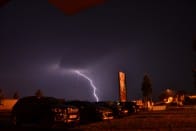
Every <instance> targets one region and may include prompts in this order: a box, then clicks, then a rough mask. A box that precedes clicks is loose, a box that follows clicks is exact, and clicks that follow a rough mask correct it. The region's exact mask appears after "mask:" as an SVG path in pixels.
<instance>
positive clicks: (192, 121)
mask: <svg viewBox="0 0 196 131" xmlns="http://www.w3.org/2000/svg"><path fill="white" fill-rule="evenodd" d="M2 118H3V117H1V120H0V124H1V125H0V130H1V131H5V130H6V131H7V130H9V131H12V130H13V131H15V129H13V128H11V127H10V125H9V124H8V123H7V124H6V122H5V121H4V122H3V120H2ZM7 120H8V119H7ZM2 124H3V125H2ZM27 129H28V127H23V128H21V129H20V130H21V131H22V130H27ZM31 129H33V128H31ZM33 130H34V129H33ZM52 130H82V131H83V130H85V131H103V130H105V131H113V130H114V131H115V130H118V131H125V130H129V131H195V130H196V106H192V107H188V108H181V107H177V108H171V109H169V110H166V111H149V112H147V111H145V112H139V113H136V114H132V115H130V116H127V117H124V118H120V119H114V120H109V121H103V122H97V123H92V124H88V125H80V126H76V127H73V128H69V129H68V128H65V127H61V128H56V129H52Z"/></svg>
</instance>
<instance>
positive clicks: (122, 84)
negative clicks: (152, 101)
mask: <svg viewBox="0 0 196 131" xmlns="http://www.w3.org/2000/svg"><path fill="white" fill-rule="evenodd" d="M118 76H119V101H120V102H126V101H127V88H126V76H125V73H124V72H119V73H118Z"/></svg>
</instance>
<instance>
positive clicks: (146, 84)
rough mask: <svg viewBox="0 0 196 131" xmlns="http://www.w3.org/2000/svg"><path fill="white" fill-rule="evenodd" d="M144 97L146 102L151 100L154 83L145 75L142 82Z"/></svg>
mask: <svg viewBox="0 0 196 131" xmlns="http://www.w3.org/2000/svg"><path fill="white" fill-rule="evenodd" d="M141 90H142V95H143V99H144V102H147V101H148V100H151V95H152V82H151V80H150V77H149V75H148V74H144V78H143V82H142V88H141Z"/></svg>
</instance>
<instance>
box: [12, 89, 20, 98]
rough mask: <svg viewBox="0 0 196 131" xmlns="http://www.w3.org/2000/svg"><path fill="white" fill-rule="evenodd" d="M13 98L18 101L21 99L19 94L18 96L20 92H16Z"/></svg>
mask: <svg viewBox="0 0 196 131" xmlns="http://www.w3.org/2000/svg"><path fill="white" fill-rule="evenodd" d="M13 98H14V99H18V98H19V94H18V92H17V91H16V92H14V95H13Z"/></svg>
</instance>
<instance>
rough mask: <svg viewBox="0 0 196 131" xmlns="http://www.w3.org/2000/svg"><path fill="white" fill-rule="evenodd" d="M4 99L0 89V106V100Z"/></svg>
mask: <svg viewBox="0 0 196 131" xmlns="http://www.w3.org/2000/svg"><path fill="white" fill-rule="evenodd" d="M3 98H4V94H3V91H2V89H0V105H1V104H2V103H1V100H2V99H3Z"/></svg>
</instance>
